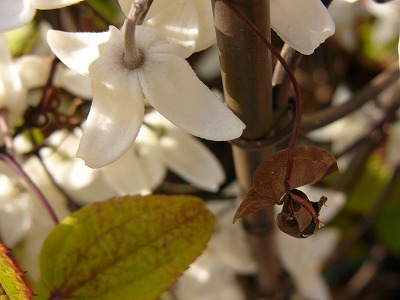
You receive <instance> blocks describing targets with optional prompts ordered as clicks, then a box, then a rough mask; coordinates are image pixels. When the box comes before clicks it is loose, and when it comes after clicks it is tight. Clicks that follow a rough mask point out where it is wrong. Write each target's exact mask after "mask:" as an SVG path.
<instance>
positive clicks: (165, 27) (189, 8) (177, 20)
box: [145, 0, 215, 52]
mask: <svg viewBox="0 0 400 300" xmlns="http://www.w3.org/2000/svg"><path fill="white" fill-rule="evenodd" d="M145 22H146V24H148V25H152V26H160V27H161V28H162V33H163V35H164V36H165V37H166V38H167V40H168V41H169V42H171V43H174V44H180V45H182V46H184V47H186V48H188V49H189V50H190V51H191V52H195V51H200V50H203V49H205V48H207V47H209V46H211V45H212V44H213V43H214V42H215V30H214V21H213V15H212V6H211V1H203V0H200V1H198V0H174V1H171V0H159V1H154V2H153V4H152V6H151V8H150V10H149V13H148V14H147V15H146V19H145Z"/></svg>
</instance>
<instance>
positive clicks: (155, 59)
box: [138, 54, 245, 141]
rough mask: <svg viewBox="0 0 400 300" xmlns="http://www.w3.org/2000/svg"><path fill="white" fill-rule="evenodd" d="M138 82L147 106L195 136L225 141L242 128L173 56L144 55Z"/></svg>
mask: <svg viewBox="0 0 400 300" xmlns="http://www.w3.org/2000/svg"><path fill="white" fill-rule="evenodd" d="M142 69H143V70H140V72H138V73H139V78H140V82H141V85H142V87H143V92H144V95H145V97H146V99H147V100H148V102H149V103H150V104H151V105H152V106H153V107H154V108H155V109H156V110H158V111H159V112H160V113H161V114H162V115H163V116H164V117H166V118H167V119H168V120H170V121H171V122H172V123H173V124H175V125H176V126H178V127H180V128H182V129H184V130H185V131H187V132H189V133H190V134H193V135H195V136H198V137H201V138H205V139H210V140H215V141H226V140H231V139H235V138H237V137H239V136H240V135H241V134H242V132H243V129H244V128H245V125H244V124H243V122H242V121H240V120H239V118H238V117H236V116H235V114H234V113H233V112H232V111H231V110H229V109H228V108H227V107H226V106H225V105H224V104H223V103H222V102H221V101H220V100H219V99H218V98H217V97H216V96H215V95H214V94H213V93H212V92H211V91H210V90H209V89H208V88H207V87H206V86H205V85H204V84H203V83H202V82H201V81H200V80H199V79H198V78H197V76H196V74H195V73H194V71H193V70H192V69H191V67H190V66H189V64H188V63H187V62H186V61H185V60H184V59H182V58H180V57H178V56H175V55H156V54H153V55H148V57H147V61H146V62H145V64H144V65H143V67H142Z"/></svg>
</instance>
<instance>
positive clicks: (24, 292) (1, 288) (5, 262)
mask: <svg viewBox="0 0 400 300" xmlns="http://www.w3.org/2000/svg"><path fill="white" fill-rule="evenodd" d="M9 252H10V250H9V249H8V248H7V247H5V246H4V245H3V244H1V243H0V299H13V300H14V299H15V300H23V299H31V298H32V297H33V296H34V293H33V292H32V291H31V289H30V288H29V287H28V286H27V284H26V283H25V281H24V280H23V278H22V276H23V275H24V272H22V271H21V270H20V269H19V268H18V266H17V265H16V264H15V262H14V261H13V260H12V259H11V257H9V256H8V253H9Z"/></svg>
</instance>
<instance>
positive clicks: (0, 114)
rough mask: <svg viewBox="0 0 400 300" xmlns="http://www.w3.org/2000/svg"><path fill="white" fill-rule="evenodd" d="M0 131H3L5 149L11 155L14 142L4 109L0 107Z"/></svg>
mask: <svg viewBox="0 0 400 300" xmlns="http://www.w3.org/2000/svg"><path fill="white" fill-rule="evenodd" d="M0 131H1V132H2V133H3V138H4V145H5V147H6V151H7V153H10V154H11V155H12V154H13V153H14V143H13V137H12V133H11V129H10V124H9V122H8V113H7V110H6V109H0Z"/></svg>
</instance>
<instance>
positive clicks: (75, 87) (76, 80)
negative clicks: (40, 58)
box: [53, 64, 93, 99]
mask: <svg viewBox="0 0 400 300" xmlns="http://www.w3.org/2000/svg"><path fill="white" fill-rule="evenodd" d="M53 84H54V85H55V86H57V87H62V88H64V89H65V90H67V91H68V92H70V93H72V94H73V95H76V96H78V97H82V98H83V99H91V98H93V91H92V84H91V80H90V78H89V77H86V76H83V75H81V74H79V73H77V72H75V71H73V70H71V69H68V68H66V67H65V66H63V65H61V64H60V65H59V66H58V68H57V72H56V74H55V77H54V79H53Z"/></svg>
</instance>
